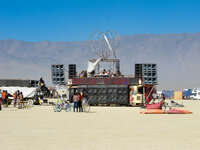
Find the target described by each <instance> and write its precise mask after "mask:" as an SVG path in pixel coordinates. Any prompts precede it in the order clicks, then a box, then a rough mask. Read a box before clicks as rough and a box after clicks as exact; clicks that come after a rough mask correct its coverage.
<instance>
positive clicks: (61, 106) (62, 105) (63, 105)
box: [53, 101, 73, 112]
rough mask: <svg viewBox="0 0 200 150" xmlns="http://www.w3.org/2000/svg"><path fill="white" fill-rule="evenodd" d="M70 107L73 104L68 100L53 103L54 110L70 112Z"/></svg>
mask: <svg viewBox="0 0 200 150" xmlns="http://www.w3.org/2000/svg"><path fill="white" fill-rule="evenodd" d="M72 107H73V105H72V104H71V103H70V102H69V101H62V102H57V103H56V104H54V105H53V109H54V112H61V111H62V110H65V111H66V112H70V111H72Z"/></svg>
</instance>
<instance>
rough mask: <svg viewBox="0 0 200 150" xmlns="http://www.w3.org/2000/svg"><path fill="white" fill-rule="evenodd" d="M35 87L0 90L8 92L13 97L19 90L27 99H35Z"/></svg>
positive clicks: (4, 88) (2, 88)
mask: <svg viewBox="0 0 200 150" xmlns="http://www.w3.org/2000/svg"><path fill="white" fill-rule="evenodd" d="M36 89H37V88H35V87H0V90H1V91H3V90H7V92H8V93H9V94H11V95H13V94H14V92H15V91H17V90H19V91H20V92H22V93H23V96H24V98H25V97H33V96H34V95H35V93H36Z"/></svg>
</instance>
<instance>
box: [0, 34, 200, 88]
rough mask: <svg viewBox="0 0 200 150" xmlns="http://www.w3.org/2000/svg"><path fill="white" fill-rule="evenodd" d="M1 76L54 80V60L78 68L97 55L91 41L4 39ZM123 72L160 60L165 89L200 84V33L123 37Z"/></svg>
mask: <svg viewBox="0 0 200 150" xmlns="http://www.w3.org/2000/svg"><path fill="white" fill-rule="evenodd" d="M0 53H1V55H0V70H1V71H0V72H1V73H0V78H18V79H19V78H20V79H39V78H40V77H41V76H42V77H44V79H45V80H46V82H47V83H48V84H50V83H51V73H50V71H51V70H50V66H51V64H57V63H61V64H65V65H66V68H67V65H68V64H72V63H75V64H77V69H78V72H80V71H81V70H83V69H85V70H86V68H87V61H88V59H91V58H94V57H95V58H96V56H95V54H94V53H93V52H92V50H91V47H90V42H89V41H83V42H50V41H43V42H26V41H19V40H13V39H7V40H0ZM117 56H118V57H119V58H120V60H121V72H122V73H123V74H134V64H135V63H157V64H158V82H159V87H160V88H161V89H183V88H192V87H198V86H199V87H200V59H199V57H200V33H195V34H189V33H184V34H140V35H131V36H123V37H121V41H120V47H119V49H118V51H117Z"/></svg>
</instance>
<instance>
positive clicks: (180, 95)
mask: <svg viewBox="0 0 200 150" xmlns="http://www.w3.org/2000/svg"><path fill="white" fill-rule="evenodd" d="M174 99H175V100H182V99H183V91H174Z"/></svg>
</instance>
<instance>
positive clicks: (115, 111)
mask: <svg viewBox="0 0 200 150" xmlns="http://www.w3.org/2000/svg"><path fill="white" fill-rule="evenodd" d="M183 104H184V105H185V106H186V107H185V109H189V110H191V111H193V114H189V115H167V114H164V115H142V114H140V113H139V112H140V110H141V109H140V108H136V107H92V108H91V112H90V113H73V112H64V111H63V112H60V113H59V112H53V109H52V106H35V107H33V108H31V109H29V110H17V109H16V110H15V109H13V108H5V109H4V110H3V111H2V112H0V149H1V150H122V149H123V150H133V149H136V150H140V149H141V150H147V149H148V150H199V149H200V101H184V102H183Z"/></svg>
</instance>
